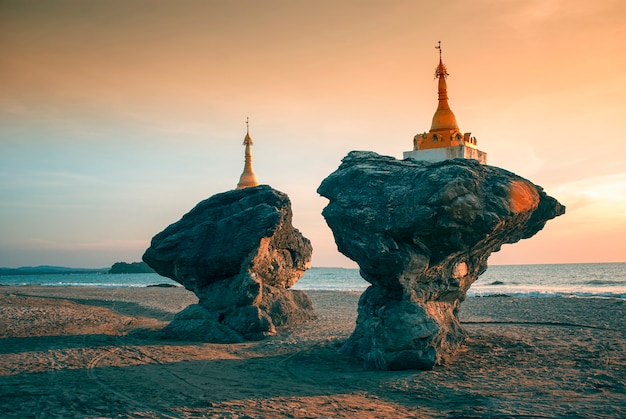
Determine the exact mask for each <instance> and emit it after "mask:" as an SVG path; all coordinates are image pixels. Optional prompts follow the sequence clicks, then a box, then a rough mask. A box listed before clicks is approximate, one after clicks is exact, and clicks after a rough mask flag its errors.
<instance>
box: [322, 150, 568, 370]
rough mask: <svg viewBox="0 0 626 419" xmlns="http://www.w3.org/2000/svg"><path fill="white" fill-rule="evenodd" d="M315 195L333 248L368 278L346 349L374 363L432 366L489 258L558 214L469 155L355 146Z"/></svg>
mask: <svg viewBox="0 0 626 419" xmlns="http://www.w3.org/2000/svg"><path fill="white" fill-rule="evenodd" d="M318 192H319V193H320V194H321V195H322V196H325V197H326V198H328V199H329V200H330V202H329V204H328V206H327V207H326V208H324V210H323V213H322V214H323V215H324V218H325V219H326V222H327V223H328V225H329V226H330V228H331V229H332V231H333V234H334V236H335V242H336V243H337V247H338V249H339V251H340V252H341V253H343V254H344V255H346V256H348V257H349V258H350V259H352V260H354V261H356V262H357V263H358V264H359V267H360V272H361V276H363V278H364V279H365V280H366V281H368V282H369V283H371V284H372V285H371V286H370V287H369V288H368V289H367V290H366V291H365V292H364V294H363V295H362V297H361V299H360V301H359V308H358V318H357V325H356V329H355V330H354V332H353V334H352V336H351V337H350V338H349V339H348V341H347V342H346V344H345V345H344V347H343V351H344V352H346V353H350V354H353V355H356V356H358V357H360V358H362V359H364V361H365V364H366V366H368V367H370V368H377V369H415V368H416V369H430V368H432V367H433V366H434V365H436V364H437V363H438V362H440V361H441V359H442V356H443V355H444V354H446V353H447V352H450V351H453V350H454V349H456V348H457V347H458V346H459V345H460V344H461V342H462V340H463V338H464V333H463V330H462V329H461V327H460V323H459V319H458V311H459V307H460V303H461V301H463V300H464V299H465V296H466V292H467V290H468V289H469V287H470V285H471V284H472V283H473V282H474V281H475V280H476V279H477V278H478V276H479V275H480V274H482V273H483V272H484V271H485V270H486V269H487V258H488V257H489V255H490V254H491V253H492V252H496V251H498V250H499V249H500V247H501V246H502V245H503V244H505V243H515V242H517V241H519V240H520V239H525V238H529V237H531V236H533V235H534V234H536V233H537V232H538V231H539V230H541V229H542V228H543V226H544V225H545V223H546V221H547V220H549V219H552V218H554V217H556V216H558V215H561V214H563V213H564V212H565V207H563V206H562V205H560V204H559V203H558V202H557V201H556V200H555V199H554V198H552V197H549V196H547V195H546V194H545V193H544V192H543V189H542V188H541V187H539V186H536V185H534V184H532V183H531V182H529V181H528V180H525V179H523V178H521V177H519V176H517V175H515V174H513V173H511V172H508V171H506V170H503V169H500V168H497V167H492V166H484V165H481V164H480V163H478V162H477V161H474V160H466V159H455V160H448V161H443V162H438V163H427V162H422V161H416V160H411V159H408V160H402V161H400V160H396V159H394V158H392V157H385V156H380V155H378V154H376V153H372V152H356V151H355V152H351V153H349V154H348V155H347V156H346V157H345V158H344V159H343V161H342V164H341V166H340V167H339V169H337V171H335V172H334V173H332V174H331V175H329V176H328V177H327V178H326V179H324V181H323V182H322V184H321V185H320V187H319V189H318Z"/></svg>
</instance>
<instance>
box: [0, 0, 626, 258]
mask: <svg viewBox="0 0 626 419" xmlns="http://www.w3.org/2000/svg"><path fill="white" fill-rule="evenodd" d="M439 40H441V42H442V46H443V57H444V62H445V64H446V65H447V67H448V71H449V73H450V77H449V78H448V89H449V97H450V105H451V107H452V109H453V111H454V112H455V114H456V117H457V121H458V122H459V125H460V128H461V130H462V131H464V132H472V135H474V136H476V138H477V139H478V145H479V147H480V149H482V150H483V151H486V152H487V153H488V160H489V164H491V165H494V166H499V167H503V168H506V169H508V170H511V171H513V172H515V173H517V174H519V175H521V176H523V177H526V178H528V179H529V180H531V181H532V182H534V183H536V184H538V185H541V186H542V187H543V188H544V189H545V190H546V192H547V193H548V194H550V195H552V196H554V197H555V198H557V199H558V200H559V201H560V202H561V203H563V204H564V205H566V206H567V213H566V214H565V215H564V216H562V217H559V218H557V219H555V220H553V221H550V222H548V224H547V225H546V227H545V229H544V230H543V231H541V232H540V233H539V234H538V235H536V236H535V237H533V238H531V239H529V240H523V241H522V242H519V243H517V244H513V245H507V246H505V247H504V248H503V249H502V250H501V251H500V252H498V253H496V254H494V255H492V257H491V258H490V263H491V264H518V263H561V262H610V261H626V239H625V237H626V149H625V145H626V134H625V131H624V127H623V126H622V124H624V123H625V122H626V53H625V49H624V48H625V46H626V44H625V40H626V2H624V1H623V0H614V1H613V0H597V1H588V0H562V1H561V0H536V1H533V0H519V1H518V0H473V1H463V0H458V1H453V0H450V1H445V0H442V1H423V2H418V1H414V0H407V1H393V0H389V1H382V0H380V1H368V0H359V1H356V0H351V1H336V0H332V1H325V0H314V1H313V0H311V1H298V0H290V1H287V0H285V1H276V0H265V1H263V0H250V1H238V0H228V1H226V0H223V1H141V0H135V1H127V0H90V1H83V0H76V1H46V2H33V1H19V0H15V1H10V0H8V1H7V0H2V1H0V51H1V53H0V266H10V267H16V266H22V265H41V264H54V265H66V266H74V267H105V266H110V265H111V264H112V263H114V262H116V261H128V262H130V261H138V260H140V258H141V255H142V254H143V252H144V250H145V249H146V248H147V247H148V245H149V242H150V239H151V238H152V236H153V235H155V234H156V233H158V232H159V231H161V230H162V229H163V228H165V227H166V226H167V225H169V224H171V223H172V222H175V221H177V220H178V219H180V217H181V216H182V215H183V214H184V213H186V212H187V211H189V210H190V209H191V208H192V207H193V206H194V205H195V204H196V203H197V202H199V201H200V200H202V199H205V198H208V197H209V196H211V195H213V194H215V193H219V192H224V191H227V190H230V189H233V188H234V187H235V185H236V184H237V181H238V180H239V175H240V174H241V171H242V169H243V162H244V147H243V145H242V141H243V138H244V136H245V133H246V125H245V121H246V117H249V118H250V134H251V136H252V138H253V140H254V147H253V155H254V169H255V172H256V174H257V178H258V179H259V181H260V182H261V183H264V184H269V185H271V186H272V187H274V188H275V189H278V190H281V191H283V192H285V193H287V194H288V195H289V196H290V198H291V200H292V208H293V211H294V225H295V227H296V228H298V229H299V230H300V231H302V233H303V234H304V235H305V236H306V237H308V238H309V239H310V240H311V241H312V243H313V248H314V251H313V266H355V265H354V264H353V263H352V262H351V261H349V260H348V259H347V258H345V257H344V256H342V255H341V254H339V253H338V252H337V250H336V246H335V244H334V241H333V238H332V233H331V231H330V229H329V228H328V227H327V226H326V223H325V222H324V219H323V217H322V216H321V211H322V209H323V208H324V206H325V205H326V204H327V200H326V199H325V198H322V197H320V196H319V195H318V194H317V192H316V189H317V187H318V186H319V184H320V182H321V181H322V179H324V178H325V177H326V176H327V175H328V174H330V173H331V172H333V171H334V170H335V169H336V168H337V167H338V166H339V164H340V162H341V159H342V158H343V157H344V156H345V155H346V154H347V153H348V152H349V151H351V150H372V151H375V152H378V153H380V154H384V155H390V156H394V157H397V158H402V152H403V151H406V150H410V149H411V148H412V144H413V136H414V135H415V134H416V133H421V132H424V131H427V130H428V129H429V128H430V122H431V118H432V115H433V113H434V111H435V109H436V106H437V83H436V80H435V79H434V77H433V75H434V70H435V67H436V65H437V62H438V55H437V50H436V49H435V48H434V47H435V46H436V45H437V41H439Z"/></svg>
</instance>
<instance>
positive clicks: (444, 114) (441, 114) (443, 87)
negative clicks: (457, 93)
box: [430, 41, 459, 131]
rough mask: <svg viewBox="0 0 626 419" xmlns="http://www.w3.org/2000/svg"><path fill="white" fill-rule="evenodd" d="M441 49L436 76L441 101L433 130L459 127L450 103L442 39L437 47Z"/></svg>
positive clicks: (434, 118) (434, 117) (432, 126)
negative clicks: (442, 54) (442, 55)
mask: <svg viewBox="0 0 626 419" xmlns="http://www.w3.org/2000/svg"><path fill="white" fill-rule="evenodd" d="M435 48H436V49H438V50H439V65H438V66H437V68H436V69H435V78H436V79H438V87H437V91H438V96H439V103H438V105H437V111H435V115H434V116H433V121H432V125H431V127H430V130H431V131H438V130H449V129H457V130H458V129H459V125H458V124H457V122H456V116H454V113H453V112H452V110H451V109H450V105H449V104H448V85H447V83H446V78H447V77H448V76H449V74H448V69H447V68H446V66H445V64H444V63H443V59H442V57H441V41H439V44H438V45H437V46H436V47H435Z"/></svg>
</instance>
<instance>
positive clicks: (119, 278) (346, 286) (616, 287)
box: [0, 263, 626, 299]
mask: <svg viewBox="0 0 626 419" xmlns="http://www.w3.org/2000/svg"><path fill="white" fill-rule="evenodd" d="M0 284H1V285H41V286H60V287H69V286H95V287H110V288H117V287H122V288H124V287H146V286H151V285H174V286H179V285H180V284H178V283H176V282H175V281H172V280H171V279H168V278H165V277H162V276H160V275H158V274H117V275H111V274H105V273H74V274H48V275H6V276H0ZM368 286H369V283H367V282H366V281H365V280H363V279H362V278H361V276H360V275H359V270H358V269H346V268H312V269H309V270H308V271H306V273H305V274H304V275H303V276H302V278H300V280H299V281H298V282H297V283H296V284H295V285H294V287H293V289H297V290H304V291H308V290H316V291H356V292H362V291H364V290H365V289H366V288H367V287H368ZM496 295H508V296H512V297H542V298H547V297H597V298H620V299H626V263H576V264H558V265H495V266H490V267H489V268H488V269H487V271H486V272H485V273H484V274H483V275H481V277H480V278H478V280H477V281H476V282H475V283H474V284H473V285H472V286H471V288H470V289H469V291H468V296H470V297H472V296H478V297H483V296H496Z"/></svg>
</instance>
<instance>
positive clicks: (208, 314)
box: [161, 287, 315, 343]
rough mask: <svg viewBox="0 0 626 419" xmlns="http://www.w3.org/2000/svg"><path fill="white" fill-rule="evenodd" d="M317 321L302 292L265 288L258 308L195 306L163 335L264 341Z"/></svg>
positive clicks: (217, 340)
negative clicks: (284, 329)
mask: <svg viewBox="0 0 626 419" xmlns="http://www.w3.org/2000/svg"><path fill="white" fill-rule="evenodd" d="M312 319H315V314H314V311H313V303H312V302H311V300H310V299H309V297H308V296H307V295H306V294H305V293H304V292H302V291H294V290H278V289H274V287H265V288H264V297H263V298H262V299H261V302H260V304H259V305H258V306H256V305H244V306H239V307H232V308H227V307H222V309H220V310H215V309H211V308H208V307H205V306H203V305H201V304H192V305H190V306H188V307H187V308H185V309H184V310H183V311H181V312H180V313H178V314H177V315H176V316H175V317H174V320H172V322H170V324H169V325H167V326H166V327H165V328H164V329H163V331H162V332H161V337H162V338H163V339H172V340H188V341H196V342H212V343H239V342H245V341H247V340H261V339H264V338H266V337H268V336H272V335H274V334H276V327H278V326H289V325H291V324H297V323H302V322H305V321H308V320H312Z"/></svg>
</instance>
